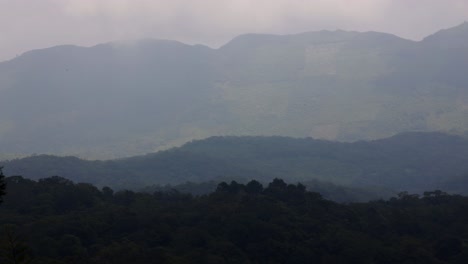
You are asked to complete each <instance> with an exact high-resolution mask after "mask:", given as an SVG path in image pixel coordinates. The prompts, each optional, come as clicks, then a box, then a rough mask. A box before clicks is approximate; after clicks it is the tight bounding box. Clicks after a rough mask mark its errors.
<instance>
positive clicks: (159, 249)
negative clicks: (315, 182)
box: [0, 176, 468, 264]
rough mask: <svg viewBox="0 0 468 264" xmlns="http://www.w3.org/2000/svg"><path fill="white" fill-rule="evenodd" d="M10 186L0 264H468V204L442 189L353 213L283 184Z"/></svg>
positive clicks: (55, 182) (62, 182)
mask: <svg viewBox="0 0 468 264" xmlns="http://www.w3.org/2000/svg"><path fill="white" fill-rule="evenodd" d="M7 186H8V189H7V191H8V194H7V195H6V197H5V201H4V203H3V204H1V205H0V215H1V217H0V230H1V231H0V250H1V251H0V252H1V253H0V254H1V255H0V263H37V264H42V263H56V264H61V263H67V264H68V263H84V264H86V263H96V264H97V263H113V264H119V263H135V264H138V263H216V264H219V263H425V264H427V263H466V262H467V260H468V245H467V243H466V238H467V237H468V229H467V228H466V223H467V222H468V210H467V209H468V198H467V197H463V196H459V195H448V194H446V193H444V192H441V191H433V192H425V193H424V194H423V195H422V196H418V195H411V194H407V193H401V194H400V195H399V196H398V197H397V198H392V199H390V200H388V201H383V200H381V201H374V202H369V203H356V204H348V205H343V204H338V203H334V202H331V201H328V200H325V199H323V198H322V197H321V195H320V194H318V193H314V192H308V191H306V189H305V187H304V186H303V185H301V184H295V185H293V184H289V185H288V184H286V183H284V182H283V181H282V180H279V179H275V180H273V181H272V182H271V183H269V184H268V186H267V187H263V186H262V185H261V184H260V183H258V182H257V181H250V182H249V183H247V184H245V185H244V184H239V183H236V182H231V183H230V184H228V183H222V184H219V185H218V187H217V189H216V191H215V192H213V193H211V194H209V195H203V196H196V197H194V196H191V195H187V194H183V193H179V192H177V191H172V192H155V193H153V194H148V193H136V192H132V191H119V192H115V193H114V192H113V191H112V190H111V189H110V188H103V189H102V190H99V189H97V188H96V187H94V186H92V185H90V184H75V183H73V182H71V181H69V180H67V179H64V178H60V177H52V178H46V179H41V180H39V181H38V182H36V181H32V180H28V179H24V178H22V177H18V176H15V177H9V178H7ZM13 253H14V254H13ZM20 259H22V260H23V262H21V261H17V262H14V261H16V260H20ZM28 260H33V262H27V261H28Z"/></svg>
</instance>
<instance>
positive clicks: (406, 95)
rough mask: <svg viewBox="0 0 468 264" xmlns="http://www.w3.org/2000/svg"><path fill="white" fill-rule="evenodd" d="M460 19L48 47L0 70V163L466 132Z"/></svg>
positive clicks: (465, 53)
mask: <svg viewBox="0 0 468 264" xmlns="http://www.w3.org/2000/svg"><path fill="white" fill-rule="evenodd" d="M466 43H468V23H466V22H465V23H463V24H461V25H459V26H457V27H454V28H450V29H446V30H441V31H439V32H437V33H435V34H433V35H431V36H428V37H427V38H425V39H424V40H422V41H418V42H415V41H410V40H405V39H401V38H399V37H397V36H394V35H390V34H385V33H378V32H364V33H361V32H346V31H339V30H338V31H319V32H308V33H302V34H295V35H284V36H277V35H262V34H247V35H242V36H239V37H236V38H234V39H233V40H232V41H230V42H229V43H227V44H226V45H224V46H222V47H221V48H219V49H212V48H209V47H206V46H202V45H185V44H183V43H179V42H176V41H168V40H151V39H147V40H141V41H138V42H134V43H126V42H115V43H106V44H101V45H97V46H94V47H88V48H84V47H77V46H58V47H52V48H48V49H43V50H34V51H30V52H27V53H25V54H23V55H21V56H19V57H17V58H15V59H13V60H10V61H5V62H2V63H0V113H1V114H0V149H1V152H2V153H1V155H2V157H3V158H8V157H15V156H25V155H30V154H33V153H48V154H56V155H75V156H79V157H82V158H86V159H95V158H99V159H110V158H119V157H128V156H132V155H137V154H145V153H149V152H154V151H156V150H159V149H167V148H168V147H172V146H178V145H181V144H183V143H185V142H188V141H190V140H192V139H201V138H206V137H209V136H220V135H239V136H240V135H265V136H273V135H281V136H291V137H314V138H322V139H329V140H340V141H356V140H363V139H366V140H369V139H378V138H385V137H389V136H392V135H395V134H398V133H401V132H406V131H445V132H452V133H464V132H465V131H467V128H468V118H466V116H467V115H468V86H467V83H468V74H466V69H467V68H468V45H467V44H466Z"/></svg>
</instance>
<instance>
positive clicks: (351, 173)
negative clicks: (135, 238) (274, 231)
mask: <svg viewBox="0 0 468 264" xmlns="http://www.w3.org/2000/svg"><path fill="white" fill-rule="evenodd" d="M467 160H468V140H467V139H465V138H462V137H458V136H450V135H445V134H439V133H406V134H401V135H397V136H394V137H391V138H387V139H382V140H375V141H369V142H365V141H360V142H355V143H340V142H332V141H325V140H315V139H311V138H305V139H297V138H287V137H213V138H209V139H206V140H200V141H193V142H190V143H187V144H185V145H184V146H182V147H180V148H173V149H170V150H167V151H162V152H157V153H154V154H148V155H144V156H137V157H132V158H126V159H117V160H112V161H86V160H81V159H78V158H75V157H55V156H45V155H38V156H33V157H28V158H24V159H17V160H11V161H9V162H1V163H0V165H3V166H4V167H5V169H4V171H5V173H6V174H7V175H10V176H11V175H21V176H24V177H26V178H31V179H39V178H45V177H50V176H55V175H57V176H61V177H65V178H68V179H71V180H73V181H76V182H87V183H92V184H96V185H97V186H99V187H102V186H110V187H112V188H116V189H122V188H124V189H125V188H126V189H128V188H131V189H139V188H142V187H146V186H149V185H165V184H172V185H177V184H181V183H185V182H192V183H201V182H208V181H215V182H219V181H223V180H229V181H230V180H237V181H240V182H246V181H248V180H251V179H256V180H258V181H261V182H268V181H271V180H272V179H273V178H283V179H285V180H286V181H288V182H309V181H312V180H318V181H321V182H331V183H334V184H338V185H345V186H354V187H359V188H371V189H376V190H379V189H380V190H381V189H382V188H384V189H387V190H393V191H403V190H406V191H414V192H421V191H425V190H431V189H443V190H444V191H450V192H457V193H467V192H468V188H465V187H466V186H467V184H466V182H467V181H466V179H467V178H468V162H467ZM463 182H464V184H462V183H463Z"/></svg>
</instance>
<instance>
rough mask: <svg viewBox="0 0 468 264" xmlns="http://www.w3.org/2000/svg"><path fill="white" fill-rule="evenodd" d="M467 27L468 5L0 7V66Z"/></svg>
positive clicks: (247, 2)
mask: <svg viewBox="0 0 468 264" xmlns="http://www.w3.org/2000/svg"><path fill="white" fill-rule="evenodd" d="M465 20H468V0H151V1H150V0H0V61H3V60H7V59H11V58H13V57H15V56H16V55H19V54H21V53H23V52H25V51H28V50H31V49H37V48H45V47H50V46H55V45H61V44H76V45H83V46H90V45H95V44H98V43H102V42H108V41H112V40H122V39H137V38H162V39H174V40H179V41H182V42H185V43H199V44H206V45H208V46H211V47H218V46H220V45H222V44H224V43H226V42H227V41H229V40H230V39H232V38H233V37H235V36H237V35H239V34H243V33H274V34H292V33H299V32H305V31H316V30H322V29H328V30H335V29H343V30H356V31H370V30H372V31H381V32H387V33H392V34H395V35H398V36H400V37H404V38H409V39H414V40H420V39H421V38H423V37H425V36H427V35H429V34H432V33H434V32H436V31H437V30H440V29H443V28H449V27H453V26H456V25H458V24H460V23H462V22H463V21H465Z"/></svg>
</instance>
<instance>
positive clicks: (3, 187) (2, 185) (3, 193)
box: [0, 167, 6, 203]
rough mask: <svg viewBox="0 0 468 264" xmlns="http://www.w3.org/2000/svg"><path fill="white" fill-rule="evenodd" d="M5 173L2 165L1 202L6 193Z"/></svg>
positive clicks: (0, 174) (0, 179) (0, 170)
mask: <svg viewBox="0 0 468 264" xmlns="http://www.w3.org/2000/svg"><path fill="white" fill-rule="evenodd" d="M5 188H6V183H5V175H3V167H0V203H2V202H3V196H4V195H5Z"/></svg>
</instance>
